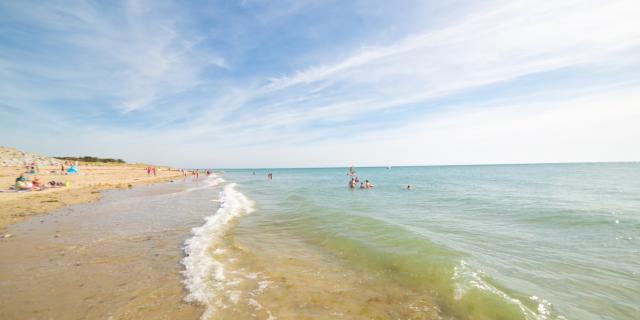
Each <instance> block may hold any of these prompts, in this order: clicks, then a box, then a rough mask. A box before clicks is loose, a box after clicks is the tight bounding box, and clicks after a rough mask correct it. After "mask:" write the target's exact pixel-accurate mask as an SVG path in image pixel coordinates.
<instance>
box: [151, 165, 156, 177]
mask: <svg viewBox="0 0 640 320" xmlns="http://www.w3.org/2000/svg"><path fill="white" fill-rule="evenodd" d="M151 171H153V175H154V176H155V175H156V167H151Z"/></svg>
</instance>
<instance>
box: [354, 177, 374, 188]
mask: <svg viewBox="0 0 640 320" xmlns="http://www.w3.org/2000/svg"><path fill="white" fill-rule="evenodd" d="M358 182H360V180H359V179H358V176H355V177H351V181H349V188H351V189H355V188H356V187H357V186H358ZM371 188H373V184H372V183H371V182H369V180H365V181H364V182H360V189H371Z"/></svg>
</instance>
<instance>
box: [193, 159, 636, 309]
mask: <svg viewBox="0 0 640 320" xmlns="http://www.w3.org/2000/svg"><path fill="white" fill-rule="evenodd" d="M355 171H356V174H357V176H358V178H359V180H360V181H362V182H364V181H365V180H369V181H370V182H371V183H372V184H373V185H374V187H373V188H370V189H360V188H355V189H352V188H349V180H350V179H351V176H350V175H349V168H348V167H345V168H309V169H250V170H215V171H214V172H215V176H212V177H210V178H208V179H209V180H208V181H209V182H210V183H209V184H204V187H202V188H206V189H204V190H205V191H202V190H201V191H200V192H202V194H203V195H206V196H205V198H203V199H205V200H206V201H209V202H210V206H211V212H210V215H208V216H207V218H206V219H205V221H203V224H202V225H201V226H199V227H196V228H194V229H193V230H192V236H191V237H190V238H189V239H188V240H186V242H185V243H184V251H185V257H184V259H183V260H182V264H183V266H184V271H183V277H184V284H185V287H186V289H187V292H188V295H187V297H186V300H187V301H191V302H196V303H200V304H203V305H204V306H205V307H206V311H205V312H204V314H203V315H202V319H579V320H591V319H594V320H595V319H612V320H613V319H616V320H625V319H628V320H632V319H640V163H584V164H522V165H470V166H422V167H371V168H355ZM268 173H272V174H273V179H271V180H270V179H267V174H268ZM408 186H410V188H407V187H408ZM203 201H204V200H203Z"/></svg>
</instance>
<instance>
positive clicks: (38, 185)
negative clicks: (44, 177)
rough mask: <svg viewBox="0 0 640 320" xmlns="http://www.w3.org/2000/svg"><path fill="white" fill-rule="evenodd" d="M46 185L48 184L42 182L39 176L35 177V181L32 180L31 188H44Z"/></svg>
mask: <svg viewBox="0 0 640 320" xmlns="http://www.w3.org/2000/svg"><path fill="white" fill-rule="evenodd" d="M45 187H46V185H45V184H43V183H42V182H40V179H38V177H34V178H33V181H31V190H44V188H45Z"/></svg>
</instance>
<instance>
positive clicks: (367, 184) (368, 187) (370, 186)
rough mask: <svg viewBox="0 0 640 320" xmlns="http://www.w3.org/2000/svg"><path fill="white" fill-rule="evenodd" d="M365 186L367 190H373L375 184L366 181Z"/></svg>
mask: <svg viewBox="0 0 640 320" xmlns="http://www.w3.org/2000/svg"><path fill="white" fill-rule="evenodd" d="M364 186H365V188H367V189H371V188H373V184H371V182H369V180H365V181H364Z"/></svg>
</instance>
